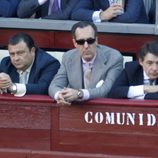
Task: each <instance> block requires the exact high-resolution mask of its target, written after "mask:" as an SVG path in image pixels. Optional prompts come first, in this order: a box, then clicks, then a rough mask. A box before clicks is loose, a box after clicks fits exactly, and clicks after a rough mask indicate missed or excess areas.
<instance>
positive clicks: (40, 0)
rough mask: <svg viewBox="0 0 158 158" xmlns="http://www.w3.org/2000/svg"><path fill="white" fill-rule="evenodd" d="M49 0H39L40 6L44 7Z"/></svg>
mask: <svg viewBox="0 0 158 158" xmlns="http://www.w3.org/2000/svg"><path fill="white" fill-rule="evenodd" d="M46 1H47V0H38V3H39V5H42V4H44V3H45V2H46Z"/></svg>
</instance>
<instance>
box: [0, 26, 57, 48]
mask: <svg viewBox="0 0 158 158" xmlns="http://www.w3.org/2000/svg"><path fill="white" fill-rule="evenodd" d="M17 32H26V33H28V34H29V35H31V36H32V38H33V39H34V41H35V44H36V46H38V47H41V48H54V32H53V31H42V30H23V29H0V35H1V36H0V46H1V47H3V46H7V44H8V40H9V38H10V37H11V36H12V35H14V34H15V33H17Z"/></svg>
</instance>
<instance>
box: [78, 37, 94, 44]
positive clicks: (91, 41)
mask: <svg viewBox="0 0 158 158" xmlns="http://www.w3.org/2000/svg"><path fill="white" fill-rule="evenodd" d="M95 40H96V39H95V38H88V39H79V40H76V43H77V44H79V45H84V44H85V42H87V43H88V44H93V43H94V42H95Z"/></svg>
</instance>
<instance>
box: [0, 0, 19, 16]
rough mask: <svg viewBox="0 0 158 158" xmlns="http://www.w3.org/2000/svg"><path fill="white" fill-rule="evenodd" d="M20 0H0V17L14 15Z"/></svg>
mask: <svg viewBox="0 0 158 158" xmlns="http://www.w3.org/2000/svg"><path fill="white" fill-rule="evenodd" d="M19 2H20V0H0V17H16V16H17V15H16V11H17V6H18V4H19Z"/></svg>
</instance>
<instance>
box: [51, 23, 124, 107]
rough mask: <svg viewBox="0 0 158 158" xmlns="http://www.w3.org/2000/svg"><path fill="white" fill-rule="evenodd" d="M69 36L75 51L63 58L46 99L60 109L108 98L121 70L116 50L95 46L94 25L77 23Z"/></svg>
mask: <svg viewBox="0 0 158 158" xmlns="http://www.w3.org/2000/svg"><path fill="white" fill-rule="evenodd" d="M71 32H72V37H73V39H72V40H73V44H74V46H75V49H72V50H70V51H68V52H66V53H65V54H64V55H63V60H62V64H61V67H60V69H59V71H58V73H57V75H56V76H55V78H54V79H53V80H52V82H51V84H50V86H49V95H50V96H51V97H52V98H54V99H55V100H56V101H57V103H58V104H62V105H71V103H72V102H73V101H83V100H88V99H92V98H103V97H107V94H108V92H109V91H110V89H111V87H112V85H113V83H114V81H115V79H116V78H117V77H118V75H119V74H120V72H121V71H122V69H123V57H122V55H121V54H120V53H119V52H118V51H117V50H115V49H112V48H109V47H107V46H102V45H98V44H97V42H98V39H97V28H96V26H95V25H94V23H91V22H84V21H81V22H78V23H76V24H75V25H74V26H73V27H72V30H71ZM86 65H89V69H88V68H87V67H86ZM87 70H89V72H88V71H87ZM86 74H89V76H88V75H87V76H86ZM88 79H89V81H88Z"/></svg>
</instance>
